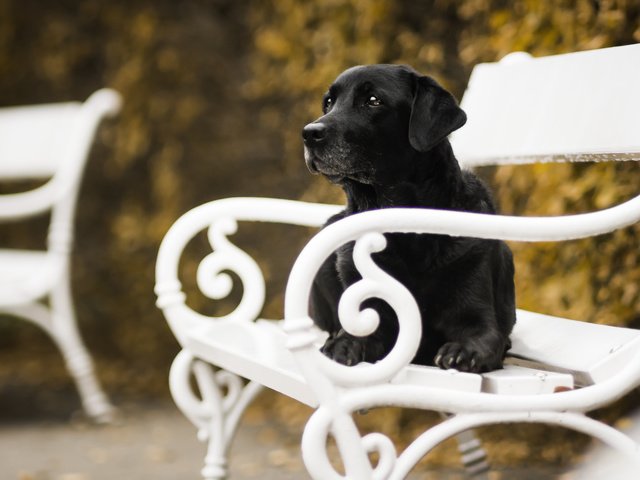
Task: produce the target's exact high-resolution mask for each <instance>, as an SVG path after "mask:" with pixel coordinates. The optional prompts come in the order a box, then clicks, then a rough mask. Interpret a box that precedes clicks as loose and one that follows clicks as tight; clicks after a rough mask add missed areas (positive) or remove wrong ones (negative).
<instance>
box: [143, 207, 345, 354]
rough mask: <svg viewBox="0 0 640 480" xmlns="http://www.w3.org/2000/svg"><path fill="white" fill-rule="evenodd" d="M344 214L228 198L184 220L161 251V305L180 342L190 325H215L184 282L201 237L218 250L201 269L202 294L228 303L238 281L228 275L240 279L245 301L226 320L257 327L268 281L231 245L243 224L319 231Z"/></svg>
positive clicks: (158, 281)
mask: <svg viewBox="0 0 640 480" xmlns="http://www.w3.org/2000/svg"><path fill="white" fill-rule="evenodd" d="M341 208H342V207H340V206H336V205H320V204H312V203H305V202H298V201H292V200H279V199H270V198H227V199H223V200H215V201H212V202H208V203H205V204H203V205H200V206H198V207H196V208H194V209H192V210H190V211H188V212H187V213H185V214H184V215H182V216H181V217H180V218H179V219H178V220H177V221H176V222H175V223H174V224H173V225H172V226H171V228H170V229H169V231H168V232H167V234H166V235H165V237H164V239H163V240H162V244H161V245H160V249H159V252H158V258H157V261H156V286H155V292H156V295H157V297H158V300H157V305H158V307H159V308H161V309H162V310H163V312H164V314H165V316H166V318H167V320H168V322H169V325H170V326H171V328H172V330H173V332H174V334H175V335H176V337H177V338H178V341H180V342H181V343H182V342H183V332H184V331H185V328H188V326H189V325H193V324H194V323H196V324H198V323H200V324H201V323H202V322H203V321H205V322H208V321H209V320H210V317H207V316H204V315H202V314H200V313H198V312H196V311H194V310H192V309H191V308H190V307H188V306H187V305H185V294H184V293H183V292H182V285H181V283H180V280H179V276H178V271H179V262H180V258H181V256H182V254H183V251H184V249H185V247H186V246H187V244H188V243H189V242H190V241H191V240H192V239H193V238H194V237H195V236H196V235H197V234H199V233H200V232H202V231H204V230H207V234H208V239H209V243H210V244H211V247H212V249H213V252H212V253H210V254H208V255H207V256H206V257H205V258H204V259H203V260H202V261H201V262H200V264H199V266H198V273H197V283H198V288H199V289H200V290H201V291H202V293H203V294H204V295H205V296H207V297H209V298H212V299H214V300H219V299H222V298H225V297H226V296H227V295H229V293H230V292H231V289H232V280H231V278H230V277H229V276H228V275H227V274H225V273H223V271H226V270H230V271H232V272H234V273H236V274H237V275H238V277H239V278H240V281H241V283H242V286H243V295H242V299H241V300H240V303H239V304H238V306H237V307H236V309H235V310H234V311H233V312H231V313H230V314H228V315H225V316H224V317H220V319H224V320H228V321H252V320H255V319H256V317H257V316H258V314H259V313H260V311H261V310H262V307H263V304H264V296H265V291H264V290H265V287H264V279H263V277H262V273H261V271H260V268H259V267H258V265H257V263H256V262H255V261H254V260H253V259H252V258H251V257H250V256H249V255H248V254H247V253H246V252H244V251H242V250H241V249H239V248H238V247H236V246H235V245H233V244H232V243H231V242H230V241H229V240H228V239H227V236H228V235H231V234H233V233H235V231H236V229H237V221H253V222H273V223H288V224H293V225H300V226H308V227H319V226H321V225H323V224H324V223H325V222H326V220H327V219H328V218H329V217H330V216H331V215H333V214H335V213H337V212H338V211H339V210H340V209H341Z"/></svg>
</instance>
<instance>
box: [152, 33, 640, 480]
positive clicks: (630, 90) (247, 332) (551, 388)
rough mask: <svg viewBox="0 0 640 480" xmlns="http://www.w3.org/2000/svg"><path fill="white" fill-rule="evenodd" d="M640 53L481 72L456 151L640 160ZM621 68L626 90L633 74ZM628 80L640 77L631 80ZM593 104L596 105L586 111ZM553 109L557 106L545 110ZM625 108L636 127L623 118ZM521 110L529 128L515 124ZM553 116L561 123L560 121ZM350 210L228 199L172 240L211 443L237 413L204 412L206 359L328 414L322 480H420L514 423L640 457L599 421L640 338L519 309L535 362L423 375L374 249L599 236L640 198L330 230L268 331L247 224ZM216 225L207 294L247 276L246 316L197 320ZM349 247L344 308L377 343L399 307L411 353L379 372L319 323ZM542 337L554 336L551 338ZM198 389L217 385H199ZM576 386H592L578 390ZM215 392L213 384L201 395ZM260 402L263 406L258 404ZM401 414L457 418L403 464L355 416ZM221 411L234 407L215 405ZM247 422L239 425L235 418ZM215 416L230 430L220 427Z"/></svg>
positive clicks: (164, 256) (185, 392)
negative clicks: (201, 255) (371, 301)
mask: <svg viewBox="0 0 640 480" xmlns="http://www.w3.org/2000/svg"><path fill="white" fill-rule="evenodd" d="M639 54H640V45H635V46H631V47H621V48H617V49H609V50H603V51H599V52H588V53H581V54H575V55H573V54H572V55H567V56H561V57H552V58H550V59H540V60H537V59H536V60H531V59H527V58H526V56H524V57H523V55H518V56H513V57H511V58H510V59H509V60H508V61H505V62H501V63H499V64H495V65H480V66H479V67H478V69H477V71H474V74H473V77H472V84H471V86H470V90H469V93H468V96H467V95H465V98H464V99H463V103H462V104H463V107H464V108H466V109H467V113H468V114H469V118H470V124H469V127H468V128H469V132H468V133H464V132H465V130H464V129H463V130H461V131H460V136H456V137H455V139H454V144H455V148H456V149H457V153H458V155H459V156H460V157H461V158H462V159H463V160H464V162H465V164H466V165H467V166H473V165H479V164H485V163H488V162H491V163H504V162H516V163H517V162H526V161H547V160H566V159H570V160H585V159H597V160H601V159H605V160H615V159H620V158H624V159H637V160H640V156H639V155H638V151H640V149H638V148H637V147H638V143H637V141H638V136H637V134H635V133H634V132H635V130H633V131H631V130H629V126H628V125H629V120H630V117H629V112H633V113H634V114H635V113H636V112H638V111H640V97H638V94H637V87H636V84H637V83H640V82H637V75H638V66H640V62H639V61H638V55H639ZM518 57H519V58H518ZM523 58H524V60H523ZM634 62H635V63H634ZM614 67H615V68H614ZM603 71H607V72H615V74H616V75H615V78H614V77H613V75H612V76H611V78H609V77H608V76H607V75H603V74H602V72H603ZM523 72H524V73H523ZM619 72H622V73H623V76H625V79H619V78H618V77H619V76H620V75H619ZM577 79H580V82H578V83H579V88H578V89H577V91H578V94H577V95H575V94H574V93H575V92H568V90H569V87H570V86H571V82H574V81H576V80H577ZM628 79H631V80H633V81H631V80H630V81H629V82H627V80H628ZM547 80H548V81H547ZM494 82H495V85H497V87H496V88H495V89H494V87H493V85H494ZM518 82H520V83H522V85H520V84H519V83H518ZM538 85H539V86H540V88H541V90H542V91H541V92H540V94H539V95H538V93H536V94H535V96H534V97H531V96H530V94H529V92H530V91H535V88H537V86H538ZM605 87H607V88H605ZM611 92H613V95H614V97H615V98H614V100H615V101H613V103H611V102H609V103H607V104H606V105H603V100H602V98H603V97H606V95H608V94H609V93H611ZM498 93H504V94H505V98H507V100H505V101H504V102H502V103H499V102H498V103H499V104H495V105H496V106H495V109H494V100H496V98H497V97H496V95H498ZM627 94H628V95H627ZM565 96H566V98H565ZM531 98H533V99H534V100H531ZM621 99H622V100H621ZM498 100H500V99H498ZM579 100H580V102H582V103H585V104H588V105H582V104H580V105H578V103H580V102H578V101H579ZM496 101H497V100H496ZM500 101H501V100H500ZM511 101H513V102H514V103H509V102H511ZM545 102H546V103H545ZM621 102H622V103H621ZM623 103H624V105H623ZM538 104H540V105H542V107H540V108H538ZM610 106H612V108H613V110H612V109H611V108H609V107H610ZM527 109H530V110H527ZM574 109H575V112H577V114H578V115H579V116H580V119H579V120H580V122H578V123H576V122H574V121H572V115H573V114H574V113H575V112H574ZM618 111H619V112H620V115H615V113H616V112H618ZM509 112H511V114H512V116H513V118H512V117H511V116H508V115H507V114H508V113H509ZM551 114H552V115H553V120H549V116H550V115H551ZM600 114H601V115H600ZM590 119H593V121H594V122H595V123H594V124H593V125H596V126H599V125H602V122H605V123H607V130H606V132H604V133H602V134H600V133H598V132H594V129H595V128H596V127H594V126H592V124H591V123H589V121H590ZM633 124H634V125H635V124H636V123H633ZM618 127H619V128H618ZM465 128H467V127H465ZM573 129H577V130H578V132H577V133H575V132H573ZM516 130H517V131H516ZM559 130H562V131H561V132H559ZM564 130H566V132H565V131H564ZM565 133H566V135H564V134H565ZM505 137H508V138H505ZM339 208H340V207H338V206H329V205H314V204H308V203H302V202H292V201H286V200H275V199H248V198H239V199H226V200H221V201H216V202H211V203H208V204H205V205H203V206H200V207H197V208H196V209H194V210H192V211H191V212H188V213H187V214H185V215H184V216H183V217H181V218H180V219H179V220H178V221H177V222H176V223H175V224H174V226H173V227H172V228H171V229H170V230H169V232H168V233H167V236H166V237H165V239H164V241H163V243H162V245H161V247H160V252H159V255H158V262H157V265H156V280H157V283H156V293H157V295H158V302H157V304H158V306H159V307H160V308H162V310H163V312H164V314H165V316H166V318H167V320H168V322H169V325H170V326H171V328H172V330H173V332H174V334H175V335H176V338H178V341H179V342H180V344H181V345H182V347H183V349H184V350H183V353H181V354H180V356H179V357H178V359H176V365H177V366H175V365H174V369H173V370H172V382H171V384H172V392H173V395H174V397H175V398H176V401H177V403H178V404H179V405H180V408H181V409H182V410H183V411H184V412H185V414H186V415H187V416H188V417H189V418H191V420H192V421H193V423H194V424H195V425H196V426H197V427H198V428H199V429H201V430H202V429H204V430H205V432H206V436H207V437H208V438H209V439H212V438H217V439H218V438H220V437H221V434H220V433H219V429H220V428H221V427H220V424H224V422H225V421H226V420H224V419H220V418H219V417H224V415H225V414H224V413H222V414H220V413H214V414H212V413H211V412H212V410H207V405H208V404H209V403H210V404H219V403H220V402H221V401H222V400H221V399H220V398H218V397H220V395H218V396H217V397H216V395H215V394H213V393H207V394H206V395H207V396H208V397H210V398H214V400H210V401H209V403H207V402H206V401H205V402H204V403H202V402H199V401H197V400H194V397H193V393H192V392H190V390H189V388H190V387H189V383H188V379H189V377H190V375H191V372H192V371H193V372H195V364H197V363H198V361H194V360H193V358H194V357H195V358H198V359H199V361H204V362H206V363H210V364H213V365H216V366H219V367H221V368H223V369H224V370H222V371H226V370H228V371H230V372H233V373H234V374H237V375H240V376H242V377H245V378H248V379H250V380H252V382H251V383H250V384H249V385H254V384H257V383H259V384H263V385H266V386H268V387H269V388H273V389H275V390H278V391H280V392H282V393H284V394H286V395H289V396H291V397H293V398H296V399H298V400H300V401H302V402H304V403H307V404H309V405H312V406H316V407H317V410H316V413H314V415H313V416H312V417H311V419H310V420H309V423H308V424H307V427H306V429H305V433H304V436H303V440H302V451H303V457H304V461H305V465H306V466H307V469H308V471H309V473H310V474H311V476H312V477H313V478H314V479H318V480H331V479H346V478H348V479H350V480H359V479H363V480H364V479H366V480H371V479H400V478H404V476H405V475H406V474H407V473H408V472H409V471H410V469H411V468H412V467H413V466H414V465H415V463H416V462H417V461H418V460H419V459H420V458H422V457H423V456H424V455H425V454H426V453H428V452H429V451H430V450H431V449H432V448H433V447H434V446H435V445H437V444H439V443H440V442H441V441H443V440H444V439H446V438H449V437H450V436H452V435H457V434H459V433H460V432H462V431H464V430H467V429H469V428H472V427H474V426H478V425H485V424H492V423H504V422H544V423H549V424H554V425H564V426H566V427H568V428H572V429H575V430H578V431H582V432H584V433H587V434H589V435H592V436H594V437H596V438H599V439H601V440H602V441H604V442H605V443H607V444H609V445H610V446H612V447H614V448H615V449H617V450H619V451H621V452H623V453H625V454H626V455H629V456H631V457H633V458H634V459H635V461H639V460H640V455H639V454H638V446H637V445H636V444H635V443H634V442H633V441H632V440H630V439H629V438H628V437H626V436H625V435H624V434H622V433H621V432H619V431H617V430H615V429H613V428H612V427H609V426H607V425H605V424H603V423H600V422H597V421H595V420H592V419H589V418H588V417H586V416H585V415H583V412H588V411H591V410H594V409H596V408H599V407H602V406H605V405H607V404H609V403H611V402H612V401H614V400H616V399H618V398H620V397H621V396H623V395H624V394H625V393H627V392H629V391H630V390H631V389H633V388H635V387H636V386H638V385H640V348H638V347H640V345H639V344H640V340H639V338H640V336H639V335H638V332H637V331H635V330H630V329H622V328H616V327H609V326H601V325H590V324H585V323H581V322H572V321H568V320H565V319H560V318H556V317H549V316H544V315H539V314H534V313H531V312H525V311H518V323H517V326H516V329H515V330H514V333H513V336H512V337H513V338H512V340H513V353H514V355H516V356H517V357H514V358H511V359H510V360H509V362H510V363H517V364H520V365H516V366H513V365H509V366H507V368H505V369H504V370H502V371H499V372H490V373H488V374H485V375H482V376H480V375H472V374H464V373H459V372H458V373H452V372H446V371H441V370H437V369H433V368H429V367H420V366H413V365H409V362H410V361H411V359H412V358H413V354H414V352H415V349H416V347H417V343H416V340H417V339H418V338H419V337H420V334H421V332H420V328H421V322H420V318H419V312H418V310H417V307H416V303H415V301H414V299H413V298H412V297H411V295H410V293H409V292H408V291H407V290H406V289H405V288H404V286H403V285H401V284H400V283H398V282H397V281H395V280H394V279H393V278H391V277H389V276H388V275H387V274H386V273H385V272H383V271H382V270H380V269H379V268H378V267H377V265H376V264H375V263H374V262H373V261H372V260H371V255H372V253H373V252H376V251H379V250H380V249H382V248H384V246H385V237H384V233H388V232H415V233H436V234H446V235H452V236H473V237H480V238H496V239H503V240H513V241H526V242H533V241H561V240H567V239H574V238H584V237H588V236H592V235H598V234H601V233H605V232H610V231H612V230H615V229H617V228H622V227H625V226H628V225H631V224H633V223H635V222H638V221H639V220H640V196H638V197H635V198H633V199H631V200H629V201H627V202H625V203H622V204H620V205H618V206H615V207H612V208H609V209H606V210H602V211H599V212H593V213H588V214H581V215H568V216H561V217H528V218H521V217H510V216H498V215H481V214H471V213H464V212H451V211H437V210H427V209H400V208H399V209H386V210H378V211H372V212H366V213H362V214H358V215H354V216H351V217H348V218H346V219H343V220H340V221H338V222H335V223H333V224H332V225H330V226H328V227H327V228H324V229H323V230H321V231H320V232H319V233H318V234H316V235H315V236H314V237H313V238H312V239H311V240H310V241H309V242H308V244H307V245H306V246H305V248H304V249H303V251H302V252H301V253H300V255H299V256H298V258H297V260H296V262H295V264H294V266H293V268H292V270H291V273H290V276H289V280H288V284H287V289H286V293H285V315H284V318H285V319H284V323H283V324H282V326H281V325H280V323H269V322H267V321H264V320H259V321H256V322H254V320H255V319H256V318H257V317H258V315H259V313H260V310H261V309H262V305H263V303H264V295H265V292H264V281H263V279H262V274H261V273H260V270H259V268H258V266H257V264H256V263H255V262H254V261H253V260H251V259H250V258H249V257H248V256H247V255H246V253H244V252H242V251H240V250H239V249H238V248H237V247H235V246H234V245H233V244H232V243H231V242H230V241H229V240H228V238H227V236H228V235H230V234H232V233H233V232H235V229H236V221H260V222H263V221H267V222H283V223H292V224H295V225H303V226H320V225H322V224H323V223H324V222H325V220H326V219H327V218H328V217H329V216H331V215H332V214H334V213H336V212H337V211H338V210H339ZM206 229H208V232H209V239H210V243H211V245H212V248H213V253H212V254H210V255H209V256H207V257H206V258H205V260H203V262H202V264H201V265H200V267H199V270H198V285H199V288H200V289H201V290H202V291H203V293H205V295H208V296H209V297H211V298H213V299H219V298H221V297H224V296H225V295H227V294H228V293H229V292H230V290H231V281H230V278H229V277H228V276H225V275H224V274H223V273H222V272H223V270H231V271H233V272H235V273H236V274H237V275H238V277H239V278H240V279H241V282H242V284H243V288H244V297H243V299H242V301H241V302H240V303H239V305H238V307H237V308H236V309H235V310H234V311H233V312H231V313H230V314H228V315H225V316H224V317H221V318H211V317H207V316H205V315H202V314H200V313H198V312H196V311H194V310H192V309H191V308H189V306H187V305H186V304H185V294H184V293H183V292H182V287H181V284H180V281H179V278H178V263H179V260H180V256H181V254H182V251H183V249H184V247H185V245H186V244H187V243H188V242H189V241H190V240H191V239H192V238H193V237H194V236H195V235H196V234H198V233H199V232H201V231H203V230H206ZM347 242H355V248H354V262H355V264H356V267H357V268H358V270H359V272H360V274H361V276H362V280H361V281H359V282H357V283H356V284H354V285H352V286H351V287H350V288H349V289H348V290H347V291H346V292H345V294H344V295H343V297H342V299H341V301H340V305H339V316H340V321H341V323H342V325H343V327H344V328H345V330H347V331H349V332H351V333H353V334H354V335H367V334H369V333H371V332H372V331H373V330H374V329H375V328H376V325H377V322H378V321H379V319H378V318H377V315H376V314H375V312H371V311H368V310H362V311H361V310H360V305H361V304H362V302H363V301H365V300H366V299H368V298H371V297H380V298H383V299H385V300H386V301H387V302H388V303H389V304H390V305H391V306H392V307H393V309H394V310H395V312H396V314H397V316H398V318H399V323H400V335H399V339H398V342H397V344H396V345H395V347H394V349H393V350H392V352H391V353H390V354H389V355H388V356H387V357H386V358H385V359H384V360H382V361H380V362H378V363H376V364H362V365H358V366H356V367H346V366H343V365H339V364H337V363H334V362H332V361H330V360H328V359H327V358H326V357H324V356H323V355H322V354H321V353H320V352H319V351H318V347H319V345H320V344H321V343H322V341H323V338H322V334H321V333H320V332H319V331H318V330H317V329H316V328H315V326H314V323H313V321H312V320H311V318H309V312H308V299H309V294H310V289H311V285H312V281H313V278H314V276H315V274H316V272H317V270H318V268H319V267H320V265H321V264H322V263H323V262H324V260H325V259H326V258H327V257H328V256H329V255H330V254H331V252H333V251H334V250H335V249H336V248H338V247H339V246H341V245H343V244H344V243H347ZM541 326H542V328H539V327H541ZM283 330H284V332H286V333H283ZM540 331H544V332H550V331H551V332H554V335H553V336H551V335H547V336H545V335H546V334H545V335H541V334H540ZM523 363H526V364H527V365H531V366H536V368H537V370H531V369H523V368H522V364H523ZM191 365H194V366H193V367H192V366H191ZM198 368H199V369H200V370H202V369H203V367H198ZM196 375H200V377H203V376H210V377H211V378H213V379H214V380H206V382H208V384H207V385H209V384H211V385H213V384H215V377H216V376H217V375H218V374H214V373H212V372H210V373H207V374H206V375H205V374H202V373H200V374H198V373H196ZM198 382H199V384H200V383H201V382H205V380H202V379H201V378H198ZM574 382H575V385H574ZM576 385H578V386H582V388H575V389H573V387H575V386H576ZM210 388H211V387H209V386H204V387H201V390H203V389H204V390H207V389H210ZM554 392H556V393H554ZM250 396H251V395H249V394H247V398H249V397H250ZM247 401H248V400H247ZM243 405H244V404H243ZM386 405H395V406H400V407H410V408H422V409H430V410H435V411H441V412H449V413H451V414H453V415H452V417H451V418H450V419H448V420H446V421H445V422H443V423H442V424H441V425H440V426H437V427H435V428H432V429H430V430H428V431H427V432H425V433H424V434H423V435H421V436H420V437H419V438H418V439H416V441H415V442H414V443H413V444H412V445H411V446H410V447H409V448H408V449H407V450H406V451H405V452H403V453H401V454H400V455H398V454H397V453H396V450H395V447H394V446H393V444H392V442H391V441H390V440H389V438H387V437H385V436H383V435H381V434H379V433H373V434H369V435H365V436H361V435H360V433H359V431H358V429H357V426H356V424H355V423H354V421H353V419H352V413H353V412H355V411H359V410H363V409H369V408H375V407H379V406H386ZM213 411H214V412H219V411H220V409H219V408H218V407H214V410H213ZM238 411H240V410H237V411H236V412H238ZM239 415H240V414H239V413H236V414H235V416H234V422H236V421H237V418H238V417H239ZM214 417H215V419H216V420H215V421H211V419H212V418H214ZM203 419H204V420H203ZM233 425H234V428H235V425H236V423H233ZM329 435H331V436H332V437H333V438H334V439H335V441H336V444H337V446H338V450H339V452H340V454H341V456H342V459H343V463H344V467H345V470H346V475H343V474H341V473H338V472H337V471H336V470H335V468H334V467H333V465H332V463H331V462H330V461H329V460H328V457H327V452H326V443H327V442H326V440H327V437H328V436H329ZM227 438H228V437H225V440H224V442H227V441H228V440H227ZM211 441H212V440H210V451H211V449H214V450H215V452H217V453H216V454H215V455H213V456H211V458H209V459H208V460H207V462H206V464H207V467H206V468H208V467H209V466H211V465H213V466H214V467H215V468H213V467H212V468H211V469H209V470H207V472H208V473H206V474H205V477H206V478H210V479H218V478H222V475H224V473H225V471H226V470H225V469H224V468H223V467H220V465H224V458H223V454H224V451H225V449H226V446H227V445H228V443H223V445H224V448H222V447H220V445H222V444H220V445H218V446H215V447H213V446H211ZM217 441H218V443H220V442H223V441H222V440H217ZM216 449H217V450H216ZM374 451H375V452H377V453H378V456H379V461H378V463H377V464H375V465H372V464H371V462H370V460H369V454H370V453H371V452H374ZM221 452H222V453H221Z"/></svg>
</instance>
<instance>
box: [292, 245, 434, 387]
mask: <svg viewBox="0 0 640 480" xmlns="http://www.w3.org/2000/svg"><path fill="white" fill-rule="evenodd" d="M386 244H387V242H386V239H385V237H384V235H382V234H381V233H367V234H365V235H363V236H362V237H360V238H358V239H357V240H356V243H355V247H354V249H353V260H354V263H355V266H356V268H357V270H358V272H359V273H360V275H361V276H362V279H361V280H359V281H357V282H356V283H354V284H353V285H351V286H350V287H349V288H347V289H346V291H345V292H344V293H343V294H342V297H341V299H340V304H339V307H338V316H339V319H340V323H341V325H342V328H343V329H344V330H345V331H346V332H348V333H350V334H352V335H355V336H365V335H370V334H372V333H373V332H374V331H375V330H376V328H377V327H378V325H379V323H380V318H379V316H378V313H377V312H376V311H375V310H373V309H369V308H366V309H364V310H361V309H360V308H361V305H362V303H363V302H364V301H365V300H367V299H370V298H379V299H381V300H384V301H385V302H387V303H388V304H389V306H390V307H391V308H392V309H393V310H394V311H395V313H396V315H397V317H398V326H399V332H398V338H397V340H396V343H395V345H394V346H393V348H392V350H391V351H390V352H389V354H388V355H387V356H386V357H385V358H383V359H382V360H380V361H379V362H377V363H375V364H373V365H372V364H360V365H357V366H355V367H347V366H345V365H340V364H338V363H336V362H334V361H332V360H329V359H328V358H326V357H324V356H323V355H322V354H320V353H317V355H316V362H317V363H318V365H319V366H320V368H321V369H322V372H323V373H324V374H325V375H326V376H327V377H329V378H330V379H331V380H332V381H333V382H334V383H336V384H339V385H345V386H347V385H348V386H356V385H368V384H374V383H382V382H386V381H388V380H390V379H391V378H393V377H394V376H395V375H396V374H397V373H398V372H399V371H400V370H401V369H402V368H403V367H405V366H406V365H407V364H409V362H411V360H412V359H413V357H414V356H415V353H416V351H417V349H418V346H419V343H420V338H421V334H422V324H421V320H420V311H419V309H418V305H417V304H416V301H415V299H414V298H413V295H411V293H410V292H409V290H407V288H406V287H405V286H404V285H403V284H401V283H400V282H398V281H397V280H396V279H395V278H393V277H392V276H391V275H389V274H388V273H386V272H385V271H384V270H382V269H381V268H380V267H379V266H378V265H376V263H375V262H374V261H373V259H372V258H371V255H372V254H373V253H375V252H379V251H381V250H383V249H384V248H385V247H386ZM311 268H313V266H311ZM312 278H313V277H312ZM294 325H295V324H294V323H292V324H291V327H292V328H294Z"/></svg>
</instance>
